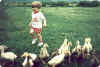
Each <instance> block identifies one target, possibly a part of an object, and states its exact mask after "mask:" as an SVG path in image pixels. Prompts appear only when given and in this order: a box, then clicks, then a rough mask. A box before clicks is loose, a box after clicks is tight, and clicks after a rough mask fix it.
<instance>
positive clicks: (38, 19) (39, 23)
mask: <svg viewBox="0 0 100 67" xmlns="http://www.w3.org/2000/svg"><path fill="white" fill-rule="evenodd" d="M32 19H36V21H34V22H32V27H33V28H42V20H45V16H44V15H43V13H42V12H38V13H36V14H34V12H32Z"/></svg>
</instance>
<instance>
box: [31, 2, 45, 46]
mask: <svg viewBox="0 0 100 67" xmlns="http://www.w3.org/2000/svg"><path fill="white" fill-rule="evenodd" d="M40 8H41V3H40V2H39V1H34V2H32V10H33V12H32V20H31V22H30V23H29V26H30V34H31V35H32V37H33V40H32V44H35V43H36V40H37V37H36V36H35V35H34V33H36V34H37V36H38V38H39V40H40V42H39V44H38V46H42V45H43V41H42V35H41V32H42V22H43V26H44V27H46V26H47V25H46V19H45V16H44V15H43V13H42V12H41V11H40Z"/></svg>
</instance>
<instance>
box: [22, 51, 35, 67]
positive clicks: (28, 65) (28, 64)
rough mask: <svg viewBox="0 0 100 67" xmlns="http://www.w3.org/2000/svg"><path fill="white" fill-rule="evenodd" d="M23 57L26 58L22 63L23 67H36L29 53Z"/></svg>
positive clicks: (25, 53)
mask: <svg viewBox="0 0 100 67" xmlns="http://www.w3.org/2000/svg"><path fill="white" fill-rule="evenodd" d="M22 57H25V60H24V62H23V63H22V65H23V67H32V66H33V65H34V63H33V61H32V58H31V57H30V55H29V54H28V52H24V54H23V55H22Z"/></svg>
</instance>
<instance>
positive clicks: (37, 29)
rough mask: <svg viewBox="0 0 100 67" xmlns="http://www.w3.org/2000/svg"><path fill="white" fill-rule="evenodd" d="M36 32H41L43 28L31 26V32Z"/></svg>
mask: <svg viewBox="0 0 100 67" xmlns="http://www.w3.org/2000/svg"><path fill="white" fill-rule="evenodd" d="M34 32H36V33H41V32H42V29H41V28H31V29H30V33H32V34H33V33H34Z"/></svg>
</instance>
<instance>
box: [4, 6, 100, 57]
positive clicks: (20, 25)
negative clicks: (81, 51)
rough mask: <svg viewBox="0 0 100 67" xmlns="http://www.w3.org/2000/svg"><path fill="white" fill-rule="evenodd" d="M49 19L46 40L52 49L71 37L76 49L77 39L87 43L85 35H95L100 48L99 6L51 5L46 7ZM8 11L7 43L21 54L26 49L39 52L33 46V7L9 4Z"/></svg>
mask: <svg viewBox="0 0 100 67" xmlns="http://www.w3.org/2000/svg"><path fill="white" fill-rule="evenodd" d="M41 11H42V12H43V13H44V15H45V16H46V19H47V28H43V32H42V36H43V40H44V43H48V45H49V47H48V52H49V53H51V52H52V51H53V50H54V49H55V48H59V47H60V46H61V44H62V42H63V40H64V38H67V39H68V40H69V41H72V43H73V46H72V47H71V48H74V46H75V44H76V40H80V42H81V45H83V44H84V38H85V37H91V38H92V45H93V47H94V48H96V49H97V50H100V49H99V48H100V45H99V43H100V42H99V40H100V35H99V34H100V9H99V7H93V8H82V7H73V8H72V7H48V8H44V7H43V8H42V9H41ZM7 12H8V18H9V21H8V22H9V23H8V41H6V42H4V44H5V45H7V46H8V47H10V48H12V51H13V52H15V53H16V54H17V55H19V56H20V55H21V54H22V53H23V52H26V51H27V52H32V53H36V54H39V52H40V47H38V46H37V44H35V45H32V44H31V41H32V37H31V36H30V34H29V26H28V24H29V22H30V20H31V13H32V9H31V7H9V8H8V9H7Z"/></svg>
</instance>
